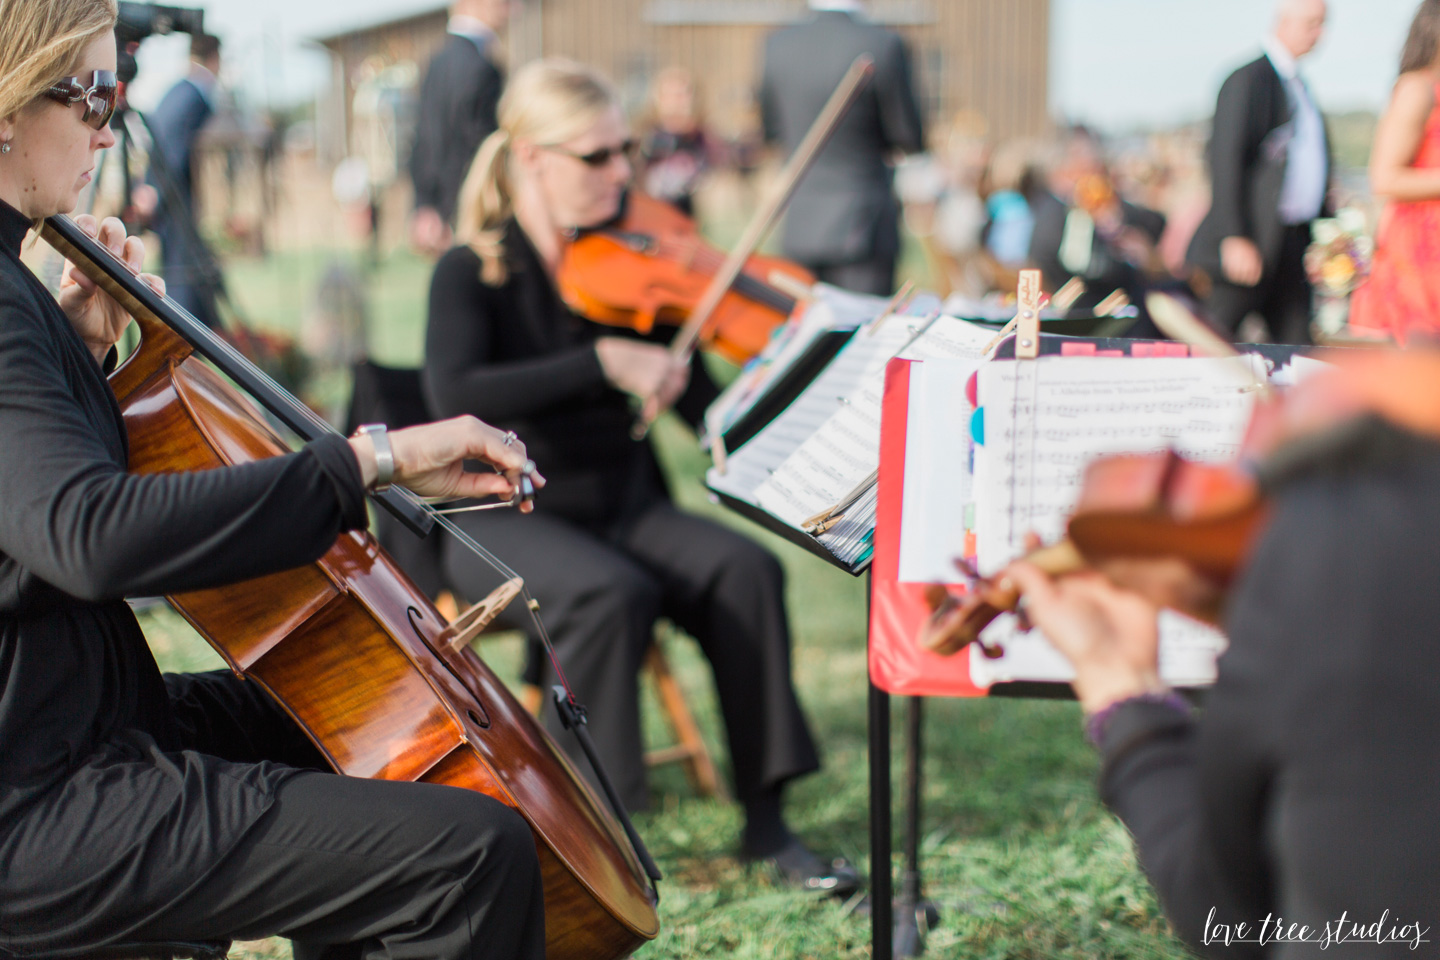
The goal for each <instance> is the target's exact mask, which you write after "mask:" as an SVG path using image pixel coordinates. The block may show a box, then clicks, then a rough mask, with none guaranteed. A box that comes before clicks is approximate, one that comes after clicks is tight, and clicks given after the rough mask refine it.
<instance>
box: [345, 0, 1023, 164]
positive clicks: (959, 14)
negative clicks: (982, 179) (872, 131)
mask: <svg viewBox="0 0 1440 960" xmlns="http://www.w3.org/2000/svg"><path fill="white" fill-rule="evenodd" d="M650 2H651V0H530V3H528V4H526V6H525V8H523V9H524V13H523V14H522V15H521V16H520V17H519V18H517V20H516V21H515V22H514V23H512V27H511V36H510V39H509V56H510V59H511V61H512V66H514V65H518V64H519V63H521V62H523V61H525V60H528V59H531V58H532V57H534V56H537V55H539V54H541V53H542V52H543V53H544V54H545V55H550V56H566V57H571V58H574V59H576V60H580V61H582V62H585V63H589V64H592V65H594V66H596V67H599V68H600V69H601V70H603V71H605V72H606V73H607V74H608V75H610V76H611V77H612V78H614V80H615V82H616V83H617V85H618V86H619V87H620V90H621V93H622V95H623V96H624V98H625V103H626V107H627V108H628V109H629V110H631V111H632V113H638V112H639V111H640V110H642V109H643V107H644V103H645V94H646V90H647V87H648V83H649V81H650V78H651V77H652V76H654V74H655V73H656V71H658V70H660V69H663V68H665V67H667V66H684V67H688V68H689V69H690V70H692V71H693V72H694V73H695V75H696V76H697V77H698V78H699V80H700V83H701V88H702V90H703V92H704V96H705V107H706V112H707V114H708V116H709V118H710V121H711V123H712V125H713V126H714V127H715V128H716V129H717V130H718V131H719V132H720V133H722V134H724V135H727V136H732V137H735V136H741V135H743V134H745V133H748V132H750V131H753V130H755V129H756V128H757V121H758V118H757V117H756V114H755V108H754V93H755V89H756V86H757V85H758V82H759V72H760V59H761V53H762V49H763V43H764V38H765V35H766V34H767V33H769V31H770V30H772V29H774V27H773V26H768V25H757V24H743V23H741V24H655V23H647V22H645V18H644V12H645V10H646V9H647V7H649V6H650ZM923 9H924V10H927V11H928V12H929V15H930V18H931V22H929V23H924V24H913V25H905V26H901V27H899V28H898V29H899V30H900V31H901V33H903V34H904V35H905V36H906V38H907V40H908V41H909V42H910V47H911V52H912V55H913V69H914V71H915V75H916V79H917V82H918V84H919V87H920V90H921V94H922V97H923V106H924V108H925V110H926V112H927V114H928V116H929V119H930V122H931V128H932V129H935V130H938V129H942V128H943V127H944V125H945V124H946V123H948V121H949V119H950V118H951V117H953V116H954V115H955V113H956V112H957V111H959V110H973V111H976V112H978V113H979V114H981V115H982V116H984V117H985V119H986V120H987V121H988V123H989V129H990V134H991V136H992V137H993V138H995V139H997V140H1000V139H1006V138H1010V137H1015V136H1025V135H1034V134H1039V133H1042V132H1043V131H1044V130H1045V129H1046V127H1047V124H1048V116H1047V95H1048V89H1049V75H1048V62H1049V48H1050V35H1049V29H1050V24H1049V19H1050V18H1049V0H930V2H929V3H928V4H925V5H923ZM444 23H445V16H444V12H443V11H437V12H435V13H433V14H430V15H421V16H417V17H414V18H411V19H408V20H404V21H400V22H398V23H394V24H390V25H386V26H383V27H379V28H372V29H369V30H362V31H357V32H355V33H353V34H348V35H345V36H341V37H334V38H330V39H328V40H327V41H326V46H328V47H329V48H330V49H331V50H332V51H333V52H334V53H335V54H336V55H337V56H338V58H339V59H340V60H341V62H342V63H343V67H344V70H345V73H346V75H347V80H349V81H350V82H351V83H353V78H354V77H355V71H356V70H357V69H358V68H359V66H360V64H361V63H363V62H364V61H365V60H366V59H367V58H369V57H372V56H374V57H378V58H379V60H380V62H382V63H396V62H401V61H405V60H410V61H413V62H415V63H417V64H419V65H420V66H421V67H422V68H423V65H424V64H425V63H426V62H427V61H428V59H429V57H430V55H431V53H432V52H433V51H434V50H435V48H436V47H437V46H438V45H439V43H440V42H441V40H442V39H443V36H444V33H443V31H444ZM352 92H353V89H352ZM347 101H348V97H347ZM346 108H347V114H348V112H349V110H348V108H349V103H348V102H347V103H346ZM348 119H349V118H348V116H347V121H348ZM347 125H348V124H347Z"/></svg>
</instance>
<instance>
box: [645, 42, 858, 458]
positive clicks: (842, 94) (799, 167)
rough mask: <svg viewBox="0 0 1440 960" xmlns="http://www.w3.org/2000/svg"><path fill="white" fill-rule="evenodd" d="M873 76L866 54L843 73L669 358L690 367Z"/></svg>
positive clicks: (650, 414)
mask: <svg viewBox="0 0 1440 960" xmlns="http://www.w3.org/2000/svg"><path fill="white" fill-rule="evenodd" d="M874 73H875V61H874V60H873V59H871V58H870V56H869V55H868V54H861V55H860V56H858V57H856V58H855V61H854V62H853V63H851V64H850V69H849V70H847V71H846V72H845V76H844V78H842V79H841V81H840V85H839V86H837V87H836V88H835V92H834V93H832V94H830V99H829V100H828V101H827V102H826V104H825V108H824V109H823V110H821V111H820V115H819V116H818V117H816V118H815V122H814V123H812V124H811V125H810V129H809V131H807V132H806V134H805V139H804V140H802V141H800V146H799V147H797V148H796V149H795V153H794V154H792V155H791V157H790V159H789V160H787V161H786V163H785V167H784V169H782V170H781V172H780V180H779V183H778V184H777V185H776V188H775V190H774V191H773V192H772V193H771V194H770V197H769V198H768V199H767V200H766V201H765V202H764V203H762V204H761V205H760V208H759V209H758V210H756V211H755V215H754V216H753V217H751V218H750V223H749V225H748V226H747V227H746V228H745V232H744V234H743V235H741V237H740V242H739V243H737V244H736V245H735V247H734V248H733V249H732V250H731V251H730V254H729V256H727V257H726V258H725V263H724V264H723V265H721V267H720V269H719V271H717V272H716V274H715V276H714V277H712V278H711V279H710V285H709V286H708V287H706V288H705V292H704V294H702V295H701V297H700V300H699V301H698V302H697V303H696V305H695V309H694V310H693V311H692V312H691V314H690V317H689V318H688V319H687V320H686V321H685V325H684V326H683V327H681V328H680V330H679V332H678V333H676V334H675V339H674V340H672V341H670V354H671V356H673V357H674V358H675V359H676V360H677V361H681V362H685V363H688V362H689V360H690V357H691V356H692V355H693V354H694V352H695V348H696V346H697V345H698V344H699V342H700V338H701V337H702V336H703V335H704V334H705V330H706V327H707V326H708V325H709V323H710V318H711V316H713V315H714V313H715V309H716V308H717V307H719V306H720V301H721V300H723V299H724V298H725V294H727V293H729V292H730V288H731V286H733V285H734V283H735V281H736V279H738V278H739V276H740V272H741V271H742V270H743V269H745V263H746V262H747V261H748V260H749V259H750V255H751V254H753V253H754V252H755V249H756V248H757V247H759V246H760V242H761V241H762V240H764V239H765V235H766V234H767V233H769V232H770V229H771V228H772V227H773V226H774V225H775V221H776V220H778V219H779V218H780V214H782V213H784V212H785V208H786V207H787V206H788V205H789V204H790V200H791V198H793V197H794V196H795V188H796V187H798V186H799V185H800V179H801V177H803V176H805V174H806V173H807V172H808V171H809V170H810V167H811V166H812V165H813V164H814V163H815V158H816V157H817V156H818V155H819V153H820V151H821V150H822V149H823V148H824V146H825V144H826V143H828V142H829V141H830V138H831V136H833V135H834V133H835V128H836V127H838V126H839V125H840V121H841V120H843V119H844V118H845V114H847V113H848V112H849V111H850V108H851V107H852V106H854V104H855V100H856V99H857V98H858V97H859V96H860V91H861V90H863V89H864V88H865V84H866V83H868V82H869V81H870V78H871V77H872V76H873V75H874ZM653 399H654V398H653V397H652V398H647V399H646V401H645V403H644V404H643V405H642V408H641V414H640V417H639V418H638V419H637V420H636V421H635V426H634V427H633V428H632V430H631V431H630V435H631V436H632V437H634V438H635V439H636V440H643V439H645V436H646V435H647V434H648V433H649V432H650V427H651V425H652V424H653V423H654V422H655V419H656V418H657V417H658V416H659V415H660V414H661V412H662V411H661V410H659V409H658V408H657V409H651V408H652V406H655V405H653V404H652V401H653Z"/></svg>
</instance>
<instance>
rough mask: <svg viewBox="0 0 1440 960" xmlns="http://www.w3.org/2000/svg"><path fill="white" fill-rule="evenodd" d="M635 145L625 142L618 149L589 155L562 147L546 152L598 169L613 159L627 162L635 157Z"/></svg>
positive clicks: (549, 148) (605, 149) (604, 148)
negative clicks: (561, 155) (616, 158)
mask: <svg viewBox="0 0 1440 960" xmlns="http://www.w3.org/2000/svg"><path fill="white" fill-rule="evenodd" d="M636 146H637V144H636V143H635V141H634V140H626V141H625V142H624V143H622V144H620V146H618V147H601V148H600V149H599V150H591V151H590V152H589V153H576V152H575V151H574V150H566V149H565V148H564V147H559V146H547V147H546V148H545V149H546V150H553V151H554V152H555V153H561V154H564V155H565V156H567V157H571V158H573V159H575V160H579V161H580V162H581V163H583V164H585V166H587V167H595V168H597V169H598V168H600V167H603V166H605V165H606V164H607V163H609V162H610V161H611V160H612V159H613V158H615V157H624V158H625V159H627V160H629V159H631V158H632V157H634V155H635V148H636Z"/></svg>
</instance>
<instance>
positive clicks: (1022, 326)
mask: <svg viewBox="0 0 1440 960" xmlns="http://www.w3.org/2000/svg"><path fill="white" fill-rule="evenodd" d="M1016 299H1017V300H1018V301H1019V302H1018V303H1017V304H1016V313H1015V359H1017V360H1034V359H1035V358H1036V357H1038V356H1040V271H1039V270H1021V271H1020V284H1019V290H1018V292H1017V296H1016Z"/></svg>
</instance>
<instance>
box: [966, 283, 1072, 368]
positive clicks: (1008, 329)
mask: <svg viewBox="0 0 1440 960" xmlns="http://www.w3.org/2000/svg"><path fill="white" fill-rule="evenodd" d="M1027 273H1033V274H1035V275H1036V276H1037V278H1038V276H1039V274H1040V271H1039V270H1022V271H1020V283H1019V286H1018V287H1017V289H1016V300H1017V301H1019V300H1021V298H1022V297H1023V295H1024V291H1025V274H1027ZM1035 283H1036V286H1037V287H1038V286H1039V283H1040V281H1039V280H1038V279H1037V280H1036V281H1035ZM1068 286H1069V284H1068V283H1067V284H1066V285H1065V286H1064V287H1061V288H1060V289H1061V290H1064V289H1065V288H1066V287H1068ZM1084 286H1085V285H1084V284H1081V285H1080V287H1081V292H1082V293H1083V292H1084ZM1056 295H1057V296H1058V295H1059V294H1058V291H1057V294H1056ZM1079 295H1080V294H1075V296H1077V297H1078V296H1079ZM1052 302H1053V301H1052ZM1024 312H1025V308H1024V307H1023V306H1021V305H1019V304H1018V303H1017V305H1016V308H1015V316H1013V317H1011V318H1010V322H1008V323H1006V324H1005V326H1003V327H1001V328H1000V332H999V333H997V334H995V336H994V338H993V339H992V340H991V341H990V342H989V343H987V344H985V349H984V350H982V351H980V352H981V353H989V352H990V351H991V350H994V349H995V348H996V347H998V346H999V345H1000V341H1002V340H1004V339H1005V338H1006V337H1008V336H1010V334H1012V333H1014V332H1015V328H1016V327H1017V326H1018V325H1019V323H1020V316H1021V314H1023V313H1024ZM1033 312H1034V314H1035V328H1036V331H1037V332H1036V334H1035V339H1036V342H1037V343H1038V342H1039V336H1040V334H1039V332H1038V331H1039V328H1040V307H1038V306H1037V307H1036V308H1035V310H1034V311H1033ZM1016 349H1017V352H1016V356H1017V357H1018V356H1019V355H1020V354H1019V352H1018V349H1019V348H1018V347H1017V348H1016Z"/></svg>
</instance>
